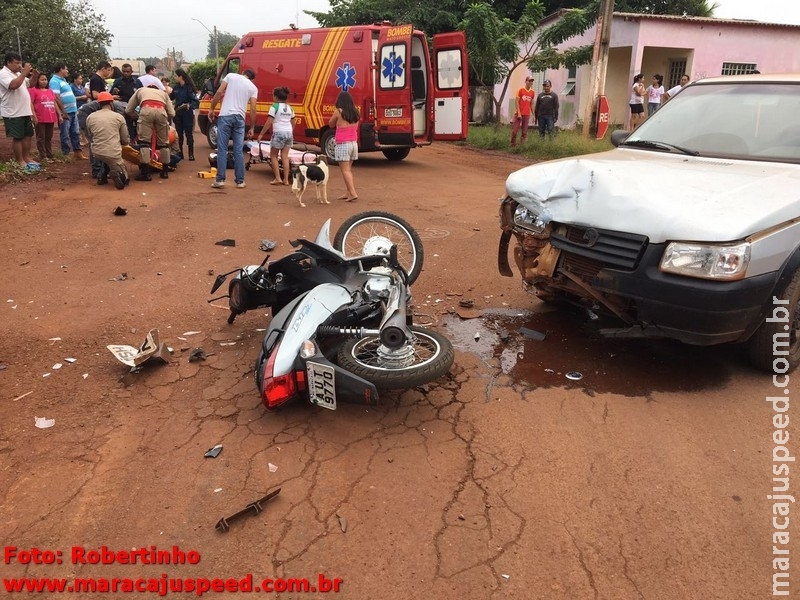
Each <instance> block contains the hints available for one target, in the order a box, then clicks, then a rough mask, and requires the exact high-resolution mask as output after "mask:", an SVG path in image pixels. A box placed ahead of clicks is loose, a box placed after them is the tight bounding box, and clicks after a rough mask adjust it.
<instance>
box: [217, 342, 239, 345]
mask: <svg viewBox="0 0 800 600" xmlns="http://www.w3.org/2000/svg"><path fill="white" fill-rule="evenodd" d="M219 345H220V346H235V345H236V342H220V343H219Z"/></svg>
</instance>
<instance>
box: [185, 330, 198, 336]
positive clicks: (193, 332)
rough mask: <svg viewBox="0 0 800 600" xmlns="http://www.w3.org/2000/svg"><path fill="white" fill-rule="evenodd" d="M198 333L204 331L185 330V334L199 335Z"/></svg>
mask: <svg viewBox="0 0 800 600" xmlns="http://www.w3.org/2000/svg"><path fill="white" fill-rule="evenodd" d="M198 333H202V332H200V331H184V332H183V335H197V334H198Z"/></svg>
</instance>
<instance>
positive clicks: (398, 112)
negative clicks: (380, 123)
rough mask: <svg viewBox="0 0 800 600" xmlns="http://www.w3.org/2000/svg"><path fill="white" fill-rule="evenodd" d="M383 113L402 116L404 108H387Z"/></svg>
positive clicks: (387, 115) (386, 115) (390, 115)
mask: <svg viewBox="0 0 800 600" xmlns="http://www.w3.org/2000/svg"><path fill="white" fill-rule="evenodd" d="M383 115H384V116H385V117H402V116H403V109H402V108H387V109H385V110H384V111H383Z"/></svg>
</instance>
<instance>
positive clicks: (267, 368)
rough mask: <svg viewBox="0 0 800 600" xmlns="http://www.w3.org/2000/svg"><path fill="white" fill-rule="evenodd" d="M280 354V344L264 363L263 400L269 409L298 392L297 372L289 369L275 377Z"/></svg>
mask: <svg viewBox="0 0 800 600" xmlns="http://www.w3.org/2000/svg"><path fill="white" fill-rule="evenodd" d="M277 354H278V346H276V347H275V348H273V349H272V354H271V355H270V357H269V360H267V362H266V363H265V365H264V377H263V384H262V386H261V389H262V392H261V396H262V401H263V402H264V406H266V407H267V409H269V410H273V409H275V408H278V407H279V406H281V405H282V404H285V403H286V402H288V401H289V400H291V399H292V398H293V397H294V396H295V395H296V394H297V389H298V386H297V373H296V372H295V371H289V372H288V373H286V374H285V375H278V376H277V377H273V375H272V373H273V372H274V370H275V357H276V356H277Z"/></svg>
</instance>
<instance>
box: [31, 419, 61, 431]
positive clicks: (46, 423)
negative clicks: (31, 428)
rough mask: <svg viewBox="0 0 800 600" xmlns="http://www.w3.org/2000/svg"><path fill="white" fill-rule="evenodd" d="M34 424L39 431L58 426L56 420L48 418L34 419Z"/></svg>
mask: <svg viewBox="0 0 800 600" xmlns="http://www.w3.org/2000/svg"><path fill="white" fill-rule="evenodd" d="M33 419H34V420H33V424H34V425H36V427H38V428H39V429H49V428H50V427H52V426H53V425H55V424H56V420H55V419H48V418H47V417H34V418H33Z"/></svg>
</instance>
